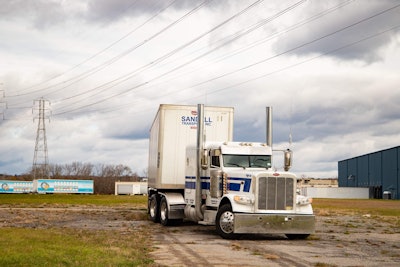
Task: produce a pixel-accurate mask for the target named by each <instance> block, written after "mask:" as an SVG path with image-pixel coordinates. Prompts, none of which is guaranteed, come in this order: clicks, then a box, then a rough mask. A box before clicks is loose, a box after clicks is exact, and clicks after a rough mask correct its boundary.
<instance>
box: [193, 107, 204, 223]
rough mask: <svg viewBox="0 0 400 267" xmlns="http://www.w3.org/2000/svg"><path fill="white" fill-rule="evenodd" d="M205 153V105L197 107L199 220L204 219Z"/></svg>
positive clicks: (196, 203) (197, 207) (196, 201)
mask: <svg viewBox="0 0 400 267" xmlns="http://www.w3.org/2000/svg"><path fill="white" fill-rule="evenodd" d="M203 151H204V105H203V104H198V105H197V165H196V166H197V167H196V199H195V205H196V216H197V218H198V220H199V221H200V220H202V219H203V212H202V210H201V202H202V198H201V191H202V190H201V169H202V156H203Z"/></svg>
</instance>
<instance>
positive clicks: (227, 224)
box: [219, 211, 235, 234]
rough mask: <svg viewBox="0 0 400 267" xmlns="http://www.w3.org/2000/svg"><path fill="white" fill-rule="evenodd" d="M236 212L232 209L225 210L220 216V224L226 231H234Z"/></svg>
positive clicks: (228, 232)
mask: <svg viewBox="0 0 400 267" xmlns="http://www.w3.org/2000/svg"><path fill="white" fill-rule="evenodd" d="M234 218H235V216H234V214H233V213H232V212H230V211H225V212H224V213H222V215H221V217H220V218H219V225H220V227H221V230H222V231H223V232H224V233H227V234H230V233H233V225H234Z"/></svg>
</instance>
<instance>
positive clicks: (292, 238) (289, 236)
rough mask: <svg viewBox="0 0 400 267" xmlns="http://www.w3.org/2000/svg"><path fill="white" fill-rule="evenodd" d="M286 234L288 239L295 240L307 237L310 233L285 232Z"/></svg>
mask: <svg viewBox="0 0 400 267" xmlns="http://www.w3.org/2000/svg"><path fill="white" fill-rule="evenodd" d="M285 236H286V237H287V238H288V239H291V240H294V239H306V238H307V237H309V236H310V235H309V234H285Z"/></svg>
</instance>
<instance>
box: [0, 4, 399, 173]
mask: <svg viewBox="0 0 400 267" xmlns="http://www.w3.org/2000/svg"><path fill="white" fill-rule="evenodd" d="M24 3H25V1H8V2H7V3H6V4H5V5H3V6H1V7H0V14H2V16H1V19H0V34H1V35H2V37H4V38H1V39H0V58H1V59H2V60H1V61H0V83H3V85H0V90H1V89H2V88H3V89H4V90H5V94H6V97H5V99H2V98H1V97H0V102H7V106H8V108H5V106H2V105H0V113H5V117H6V119H7V120H5V121H0V134H1V136H2V138H1V139H0V162H1V163H0V173H1V172H6V173H21V172H24V171H26V170H27V169H29V168H30V166H31V164H32V157H33V150H34V143H35V137H36V127H37V122H38V121H37V120H36V121H35V122H33V120H32V119H33V116H37V113H34V114H32V107H33V106H34V104H33V103H34V102H33V101H34V100H35V99H38V98H40V97H44V98H45V99H47V100H49V101H50V102H51V106H49V109H51V111H52V116H51V122H50V123H49V124H46V126H47V138H48V149H49V159H50V163H54V164H57V163H70V162H76V161H82V162H91V163H94V164H96V163H105V164H108V163H109V164H113V163H115V164H120V163H121V164H127V165H128V166H130V167H131V168H132V169H133V170H134V171H137V172H142V170H143V169H145V168H146V166H147V153H148V148H147V147H148V131H149V129H150V126H151V123H152V122H153V118H154V116H155V114H156V112H157V109H158V106H159V104H162V103H171V104H193V105H195V104H197V103H205V104H206V105H210V106H211V105H212V106H231V107H234V109H235V121H234V126H235V127H234V137H235V139H236V140H238V141H259V142H265V107H266V106H272V107H273V116H274V117H273V119H274V135H273V138H274V147H276V148H279V149H284V148H287V147H288V146H289V145H290V144H289V134H291V135H292V140H293V142H292V144H291V148H292V149H293V150H294V154H295V161H294V167H293V170H294V171H295V172H296V173H298V174H301V175H303V174H304V175H313V176H316V177H332V176H335V173H336V172H337V160H342V159H345V158H346V157H353V156H356V155H359V154H360V153H368V152H371V151H376V150H380V149H385V148H388V147H390V146H397V145H398V144H399V142H400V136H399V135H398V132H399V131H400V128H399V125H400V122H399V118H398V114H399V110H400V106H399V105H400V104H399V103H400V93H399V90H398V84H399V83H400V78H399V75H398V69H399V62H400V56H399V52H400V51H399V43H400V42H399V40H400V39H399V38H400V37H399V34H398V32H395V31H390V32H387V33H386V34H384V35H379V36H377V38H371V39H368V40H365V41H362V42H360V43H357V44H356V45H353V46H349V47H347V48H346V49H340V50H337V51H336V52H335V53H332V54H324V53H326V52H327V51H332V50H335V49H338V48H340V47H342V46H344V45H346V44H348V43H352V42H355V41H357V40H360V39H362V38H365V37H366V36H372V35H374V34H376V33H379V32H382V31H384V30H385V29H387V28H389V27H393V26H395V23H397V21H396V19H397V17H396V16H394V15H393V14H397V13H398V11H397V9H396V10H394V11H393V12H387V13H385V16H382V17H381V16H380V17H376V19H371V20H370V21H369V20H368V21H366V22H365V23H360V24H358V25H356V26H355V27H351V28H349V29H348V30H345V31H342V32H340V33H337V34H335V35H332V36H331V37H329V38H328V37H327V38H324V39H321V40H320V41H318V42H312V41H313V40H315V39H316V38H319V37H321V36H324V35H327V34H329V33H332V32H334V31H337V30H338V29H340V28H343V27H346V26H349V25H351V24H352V23H354V22H356V21H360V20H362V19H366V18H368V17H370V16H372V15H373V14H376V13H377V12H379V11H380V10H384V9H387V8H388V7H390V6H394V5H396V2H390V1H376V2H368V3H367V4H366V3H360V2H358V1H345V2H342V1H340V2H338V1H329V2H326V1H323V2H321V1H306V2H305V3H304V4H302V5H300V6H298V7H297V8H295V9H292V10H290V11H289V12H287V13H285V14H284V15H282V16H280V17H279V18H276V19H274V20H273V21H270V22H269V23H265V24H263V25H262V27H260V28H258V29H257V30H255V31H252V32H251V33H250V32H249V33H248V34H246V35H243V36H242V37H241V38H239V39H235V40H234V41H232V42H230V43H227V44H226V45H223V46H221V47H218V49H214V48H216V46H217V45H218V44H222V43H224V42H225V41H226V40H227V39H225V38H228V37H229V38H232V37H233V36H234V34H236V33H238V32H242V33H243V32H245V31H246V30H249V29H250V28H251V27H252V26H253V25H254V24H255V23H257V22H260V21H262V20H263V19H267V18H270V17H272V16H273V15H275V14H278V12H280V11H282V10H284V9H285V8H287V7H289V6H290V5H291V4H288V3H287V2H282V1H264V2H262V3H261V2H260V4H259V5H258V6H257V7H254V8H253V9H250V10H249V11H248V12H246V13H244V14H241V15H240V16H238V17H235V19H233V20H232V21H230V22H229V23H227V24H226V25H224V26H223V27H221V28H218V29H217V30H215V31H210V30H211V29H213V27H215V26H216V25H219V24H220V23H222V22H223V21H225V20H226V19H227V18H230V17H232V16H234V15H235V14H236V13H238V12H239V11H240V10H243V9H244V8H246V7H247V6H248V5H249V4H250V2H247V1H246V2H244V1H214V2H210V3H207V5H205V6H204V7H203V8H202V9H200V10H199V11H198V12H195V13H194V14H192V15H191V16H188V17H185V18H184V19H183V20H182V21H180V22H179V23H177V24H174V25H173V26H171V27H170V28H168V29H167V30H165V31H162V29H164V28H165V27H167V26H168V25H170V24H171V22H173V21H174V20H176V19H177V18H179V17H182V16H183V15H184V14H186V13H187V12H188V11H189V10H190V9H191V8H194V7H195V6H196V5H198V4H200V2H197V1H196V2H193V1H176V2H174V3H173V5H172V6H171V7H169V8H167V9H166V10H165V11H164V12H163V13H162V14H159V15H157V12H158V11H160V10H162V9H163V8H165V7H166V5H168V4H169V3H168V2H166V1H139V0H138V1H129V2H128V1H66V2H63V1H51V2H48V1H28V2H26V4H25V5H26V10H27V12H25V13H24V12H23V9H21V5H23V4H24ZM170 3H172V2H170ZM340 3H344V4H343V5H341V8H339V9H335V10H333V11H332V12H329V13H326V14H325V15H324V16H321V17H319V18H318V19H317V20H314V21H310V22H309V23H306V24H304V25H298V26H299V27H295V28H291V30H290V31H289V30H288V27H290V26H291V25H296V23H299V22H301V21H302V20H304V19H306V18H309V17H312V16H313V15H316V14H320V13H321V12H322V11H323V10H326V9H328V8H330V7H335V6H336V5H338V4H340ZM50 13H52V14H50ZM24 14H27V15H24ZM156 15H157V17H155V18H156V19H154V20H151V21H149V22H148V23H146V24H143V26H141V27H140V28H139V29H138V31H136V32H134V33H132V34H130V35H129V36H127V33H129V32H131V31H132V29H133V28H134V27H136V26H137V25H141V24H142V23H143V22H145V21H146V20H148V19H149V18H151V17H153V16H156ZM397 20H398V19H397ZM159 31H162V32H160V34H158V32H159ZM207 31H210V34H206V35H204V33H205V32H207ZM274 33H279V34H278V35H273V34H274ZM123 36H126V38H122V39H121V37H123ZM200 36H202V37H201V38H199V37H200ZM118 40H120V41H119V42H117V41H118ZM111 44H113V45H111ZM302 44H307V45H303V46H302V48H301V49H300V48H299V49H295V50H294V49H293V48H294V47H297V46H301V45H302ZM106 47H107V49H105V48H106ZM289 50H290V52H286V53H285V51H289ZM99 51H102V52H101V53H99ZM114 59H118V60H114ZM88 73H91V75H87V74H88ZM127 77H129V79H125V78H127ZM123 79H124V80H123ZM122 80H123V82H121V83H119V81H122ZM0 93H1V91H0ZM3 100H4V101H3ZM281 158H282V155H281V154H280V153H278V154H277V155H276V161H277V163H276V166H281V165H282V164H281V163H280V160H281Z"/></svg>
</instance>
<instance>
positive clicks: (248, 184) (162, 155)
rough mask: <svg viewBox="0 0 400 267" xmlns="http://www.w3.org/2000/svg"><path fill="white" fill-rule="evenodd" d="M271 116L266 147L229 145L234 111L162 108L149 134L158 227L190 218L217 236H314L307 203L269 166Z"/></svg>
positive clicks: (292, 181)
mask: <svg viewBox="0 0 400 267" xmlns="http://www.w3.org/2000/svg"><path fill="white" fill-rule="evenodd" d="M271 126H272V111H271V109H270V108H267V142H266V143H253V142H233V141H232V139H233V108H229V107H208V106H207V107H204V106H203V105H200V104H199V105H198V106H197V107H196V106H182V105H164V104H162V105H160V107H159V110H158V112H157V115H156V117H155V119H154V122H153V124H152V127H151V130H150V144H149V147H150V150H149V167H148V176H149V177H148V186H149V188H148V213H149V217H150V219H151V220H152V221H154V222H160V223H161V224H163V225H169V224H176V223H178V222H181V221H183V220H184V219H185V220H190V221H194V222H197V223H199V224H204V225H215V226H216V231H217V232H218V234H219V235H220V236H221V237H223V238H226V239H234V238H236V237H237V236H238V235H240V234H249V233H250V234H264V233H273V234H285V235H286V236H287V237H288V238H290V239H292V238H307V237H308V236H309V235H310V234H312V233H313V232H314V229H315V217H314V214H313V210H312V206H311V199H309V198H307V197H305V196H300V195H298V194H297V178H296V176H295V175H294V174H293V173H290V172H287V171H288V170H289V168H290V167H291V161H292V153H291V151H290V150H285V151H284V162H285V163H284V164H285V167H284V169H285V171H284V172H278V171H275V170H274V169H273V167H272V151H273V150H272V127H271Z"/></svg>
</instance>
